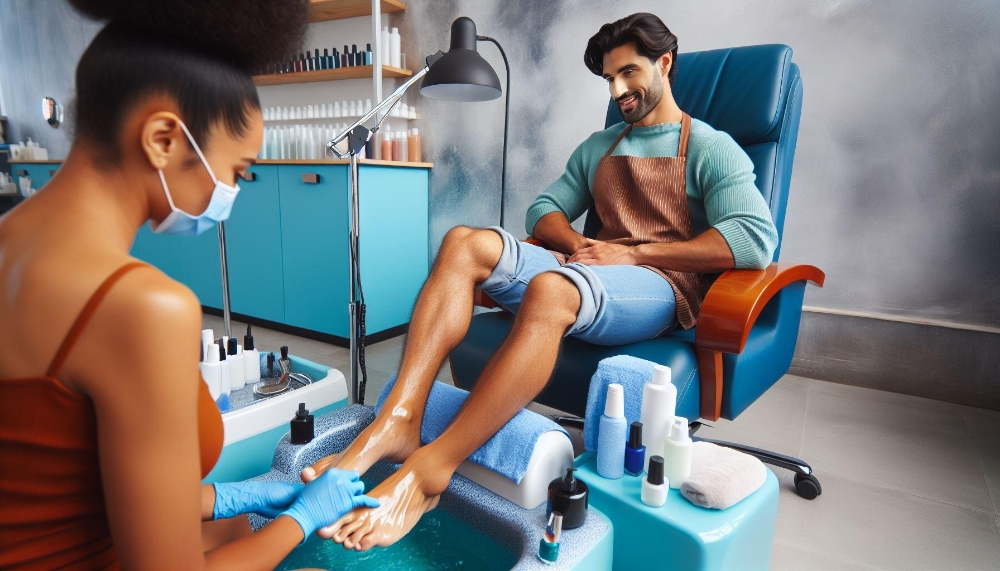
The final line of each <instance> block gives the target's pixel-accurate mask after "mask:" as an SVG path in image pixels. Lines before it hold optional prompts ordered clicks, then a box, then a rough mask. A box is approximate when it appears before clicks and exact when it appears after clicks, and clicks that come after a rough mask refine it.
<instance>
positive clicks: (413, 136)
mask: <svg viewBox="0 0 1000 571" xmlns="http://www.w3.org/2000/svg"><path fill="white" fill-rule="evenodd" d="M406 148H407V156H406V160H408V161H409V162H411V163H419V162H422V160H423V158H422V157H421V149H420V133H418V132H417V128H416V127H414V128H413V129H410V136H409V138H408V139H407V143H406Z"/></svg>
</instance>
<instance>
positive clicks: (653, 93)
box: [618, 81, 663, 124]
mask: <svg viewBox="0 0 1000 571" xmlns="http://www.w3.org/2000/svg"><path fill="white" fill-rule="evenodd" d="M633 95H635V96H636V105H635V107H634V108H633V109H632V110H631V111H628V112H625V111H623V110H621V107H619V110H620V111H622V118H624V119H625V122H626V123H629V124H635V123H638V122H639V121H642V120H643V119H644V118H645V117H646V115H649V114H650V113H651V112H652V111H653V109H656V106H657V105H659V104H660V101H661V100H662V99H663V84H662V83H660V82H659V81H653V82H652V83H650V84H649V85H647V86H646V95H642V94H640V93H639V92H638V91H634V92H632V93H626V94H625V95H623V96H621V97H619V98H618V101H621V100H623V99H628V98H629V97H631V96H633Z"/></svg>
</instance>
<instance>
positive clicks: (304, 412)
mask: <svg viewBox="0 0 1000 571" xmlns="http://www.w3.org/2000/svg"><path fill="white" fill-rule="evenodd" d="M307 416H309V409H307V408H306V403H304V402H300V403H299V410H297V411H295V418H305V417H307Z"/></svg>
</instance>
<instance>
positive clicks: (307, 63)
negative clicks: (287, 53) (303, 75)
mask: <svg viewBox="0 0 1000 571" xmlns="http://www.w3.org/2000/svg"><path fill="white" fill-rule="evenodd" d="M312 70H313V58H312V52H310V51H309V50H306V58H305V59H304V60H302V71H312Z"/></svg>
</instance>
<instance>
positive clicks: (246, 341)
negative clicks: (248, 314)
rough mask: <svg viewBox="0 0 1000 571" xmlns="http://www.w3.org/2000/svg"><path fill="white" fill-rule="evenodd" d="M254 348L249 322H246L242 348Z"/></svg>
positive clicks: (246, 349) (245, 349) (250, 349)
mask: <svg viewBox="0 0 1000 571" xmlns="http://www.w3.org/2000/svg"><path fill="white" fill-rule="evenodd" d="M254 349H255V347H254V345H253V332H252V331H250V324H249V323H247V334H246V335H244V336H243V350H244V351H253V350H254Z"/></svg>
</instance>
